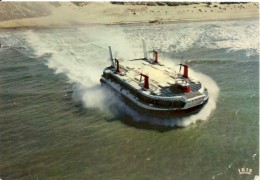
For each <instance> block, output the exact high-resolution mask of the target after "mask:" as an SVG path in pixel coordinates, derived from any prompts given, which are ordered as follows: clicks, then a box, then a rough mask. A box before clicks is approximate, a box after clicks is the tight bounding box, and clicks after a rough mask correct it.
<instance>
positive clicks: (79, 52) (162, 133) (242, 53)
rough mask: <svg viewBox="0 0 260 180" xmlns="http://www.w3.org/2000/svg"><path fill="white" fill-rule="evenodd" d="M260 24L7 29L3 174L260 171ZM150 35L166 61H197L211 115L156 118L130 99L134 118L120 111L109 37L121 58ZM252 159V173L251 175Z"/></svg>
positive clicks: (175, 175) (186, 175) (231, 174)
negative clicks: (111, 89)
mask: <svg viewBox="0 0 260 180" xmlns="http://www.w3.org/2000/svg"><path fill="white" fill-rule="evenodd" d="M258 26H259V25H258V21H256V20H252V21H227V22H207V23H182V24H167V25H130V26H108V27H100V26H97V27H77V28H64V29H42V30H22V29H20V30H1V31H0V33H1V34H0V40H1V42H2V45H6V46H9V47H6V48H2V49H0V54H1V56H0V101H1V104H0V143H1V144H0V145H1V146H0V178H2V179H149V180H150V179H178V180H179V179H188V180H189V179H198V180H199V179H254V176H255V175H257V174H259V170H258V169H259V163H258V162H259V134H258V132H259V125H258V123H259V104H258V102H259V42H258V39H259V35H258V34H259V33H258V32H259V30H258ZM140 36H143V37H144V38H145V39H146V41H147V44H148V47H149V48H156V49H159V52H160V55H161V56H160V60H161V61H162V62H166V63H167V62H170V64H171V63H172V64H171V65H174V64H178V63H179V62H180V61H185V62H187V63H188V64H189V65H190V67H191V69H193V70H194V71H195V72H194V74H195V76H197V77H198V78H201V80H202V81H203V82H204V83H205V85H207V88H208V89H209V90H210V91H211V92H212V93H211V102H210V103H208V104H207V107H205V109H203V111H202V113H200V114H199V115H196V116H193V117H187V118H186V119H182V120H178V122H177V123H176V121H175V119H173V118H171V117H169V119H166V121H164V122H161V121H160V120H158V119H154V117H149V118H148V122H149V119H150V120H151V121H150V122H151V123H150V125H148V124H147V120H146V122H145V123H143V122H140V121H141V120H142V118H140V116H141V115H140V114H133V112H131V111H129V110H128V109H126V108H125V105H124V106H122V107H123V110H121V111H119V112H122V115H120V113H118V112H117V113H115V111H113V105H114V104H115V103H119V104H120V103H121V102H120V99H118V98H116V97H108V96H111V94H109V93H107V92H104V91H103V90H102V89H101V88H100V86H99V77H100V74H101V73H102V70H103V68H104V67H106V66H108V65H109V61H108V55H107V44H111V45H112V47H113V49H114V54H115V56H118V57H132V56H138V55H139V53H140V52H139V51H138V50H139V49H140V47H141V46H140V42H139V40H140ZM170 58H171V59H173V60H168V59H170ZM196 72H202V73H203V74H204V75H199V73H197V74H196ZM112 101H113V102H112ZM111 106H112V107H111ZM128 113H130V115H129V116H126V115H125V114H128ZM129 121H130V122H131V123H126V122H129ZM158 121H160V122H161V124H160V123H159V124H160V126H158ZM176 125H177V126H181V127H182V128H174V127H176ZM240 168H249V169H252V174H251V175H239V173H238V169H240Z"/></svg>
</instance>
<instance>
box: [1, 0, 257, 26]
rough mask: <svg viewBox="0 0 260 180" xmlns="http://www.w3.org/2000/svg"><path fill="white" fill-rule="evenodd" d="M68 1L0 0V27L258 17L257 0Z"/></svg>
mask: <svg viewBox="0 0 260 180" xmlns="http://www.w3.org/2000/svg"><path fill="white" fill-rule="evenodd" d="M76 4H77V3H71V2H1V3H0V28H12V27H52V26H56V27H59V26H72V25H87V24H121V23H140V22H147V23H148V22H150V23H165V22H178V21H207V20H226V19H245V18H259V4H258V3H253V2H251V3H246V4H228V5H227V4H220V3H211V4H210V5H209V4H206V3H198V4H191V5H187V6H148V5H133V4H131V3H128V4H125V5H118V4H111V3H109V2H92V3H81V4H77V5H76Z"/></svg>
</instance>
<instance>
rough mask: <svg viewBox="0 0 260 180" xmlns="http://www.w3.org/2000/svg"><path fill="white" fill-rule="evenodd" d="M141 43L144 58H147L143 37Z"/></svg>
mask: <svg viewBox="0 0 260 180" xmlns="http://www.w3.org/2000/svg"><path fill="white" fill-rule="evenodd" d="M142 44H143V52H144V59H146V60H148V56H147V50H146V44H145V41H144V38H142Z"/></svg>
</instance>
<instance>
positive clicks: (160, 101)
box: [156, 100, 171, 107]
mask: <svg viewBox="0 0 260 180" xmlns="http://www.w3.org/2000/svg"><path fill="white" fill-rule="evenodd" d="M156 105H158V106H163V107H169V106H171V102H170V101H162V100H157V101H156Z"/></svg>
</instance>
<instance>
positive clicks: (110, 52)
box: [108, 46, 115, 66]
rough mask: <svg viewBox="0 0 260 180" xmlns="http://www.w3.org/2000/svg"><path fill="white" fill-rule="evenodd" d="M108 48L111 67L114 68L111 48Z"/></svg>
mask: <svg viewBox="0 0 260 180" xmlns="http://www.w3.org/2000/svg"><path fill="white" fill-rule="evenodd" d="M108 48H109V54H110V60H111V66H115V63H114V58H113V54H112V49H111V46H108Z"/></svg>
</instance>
